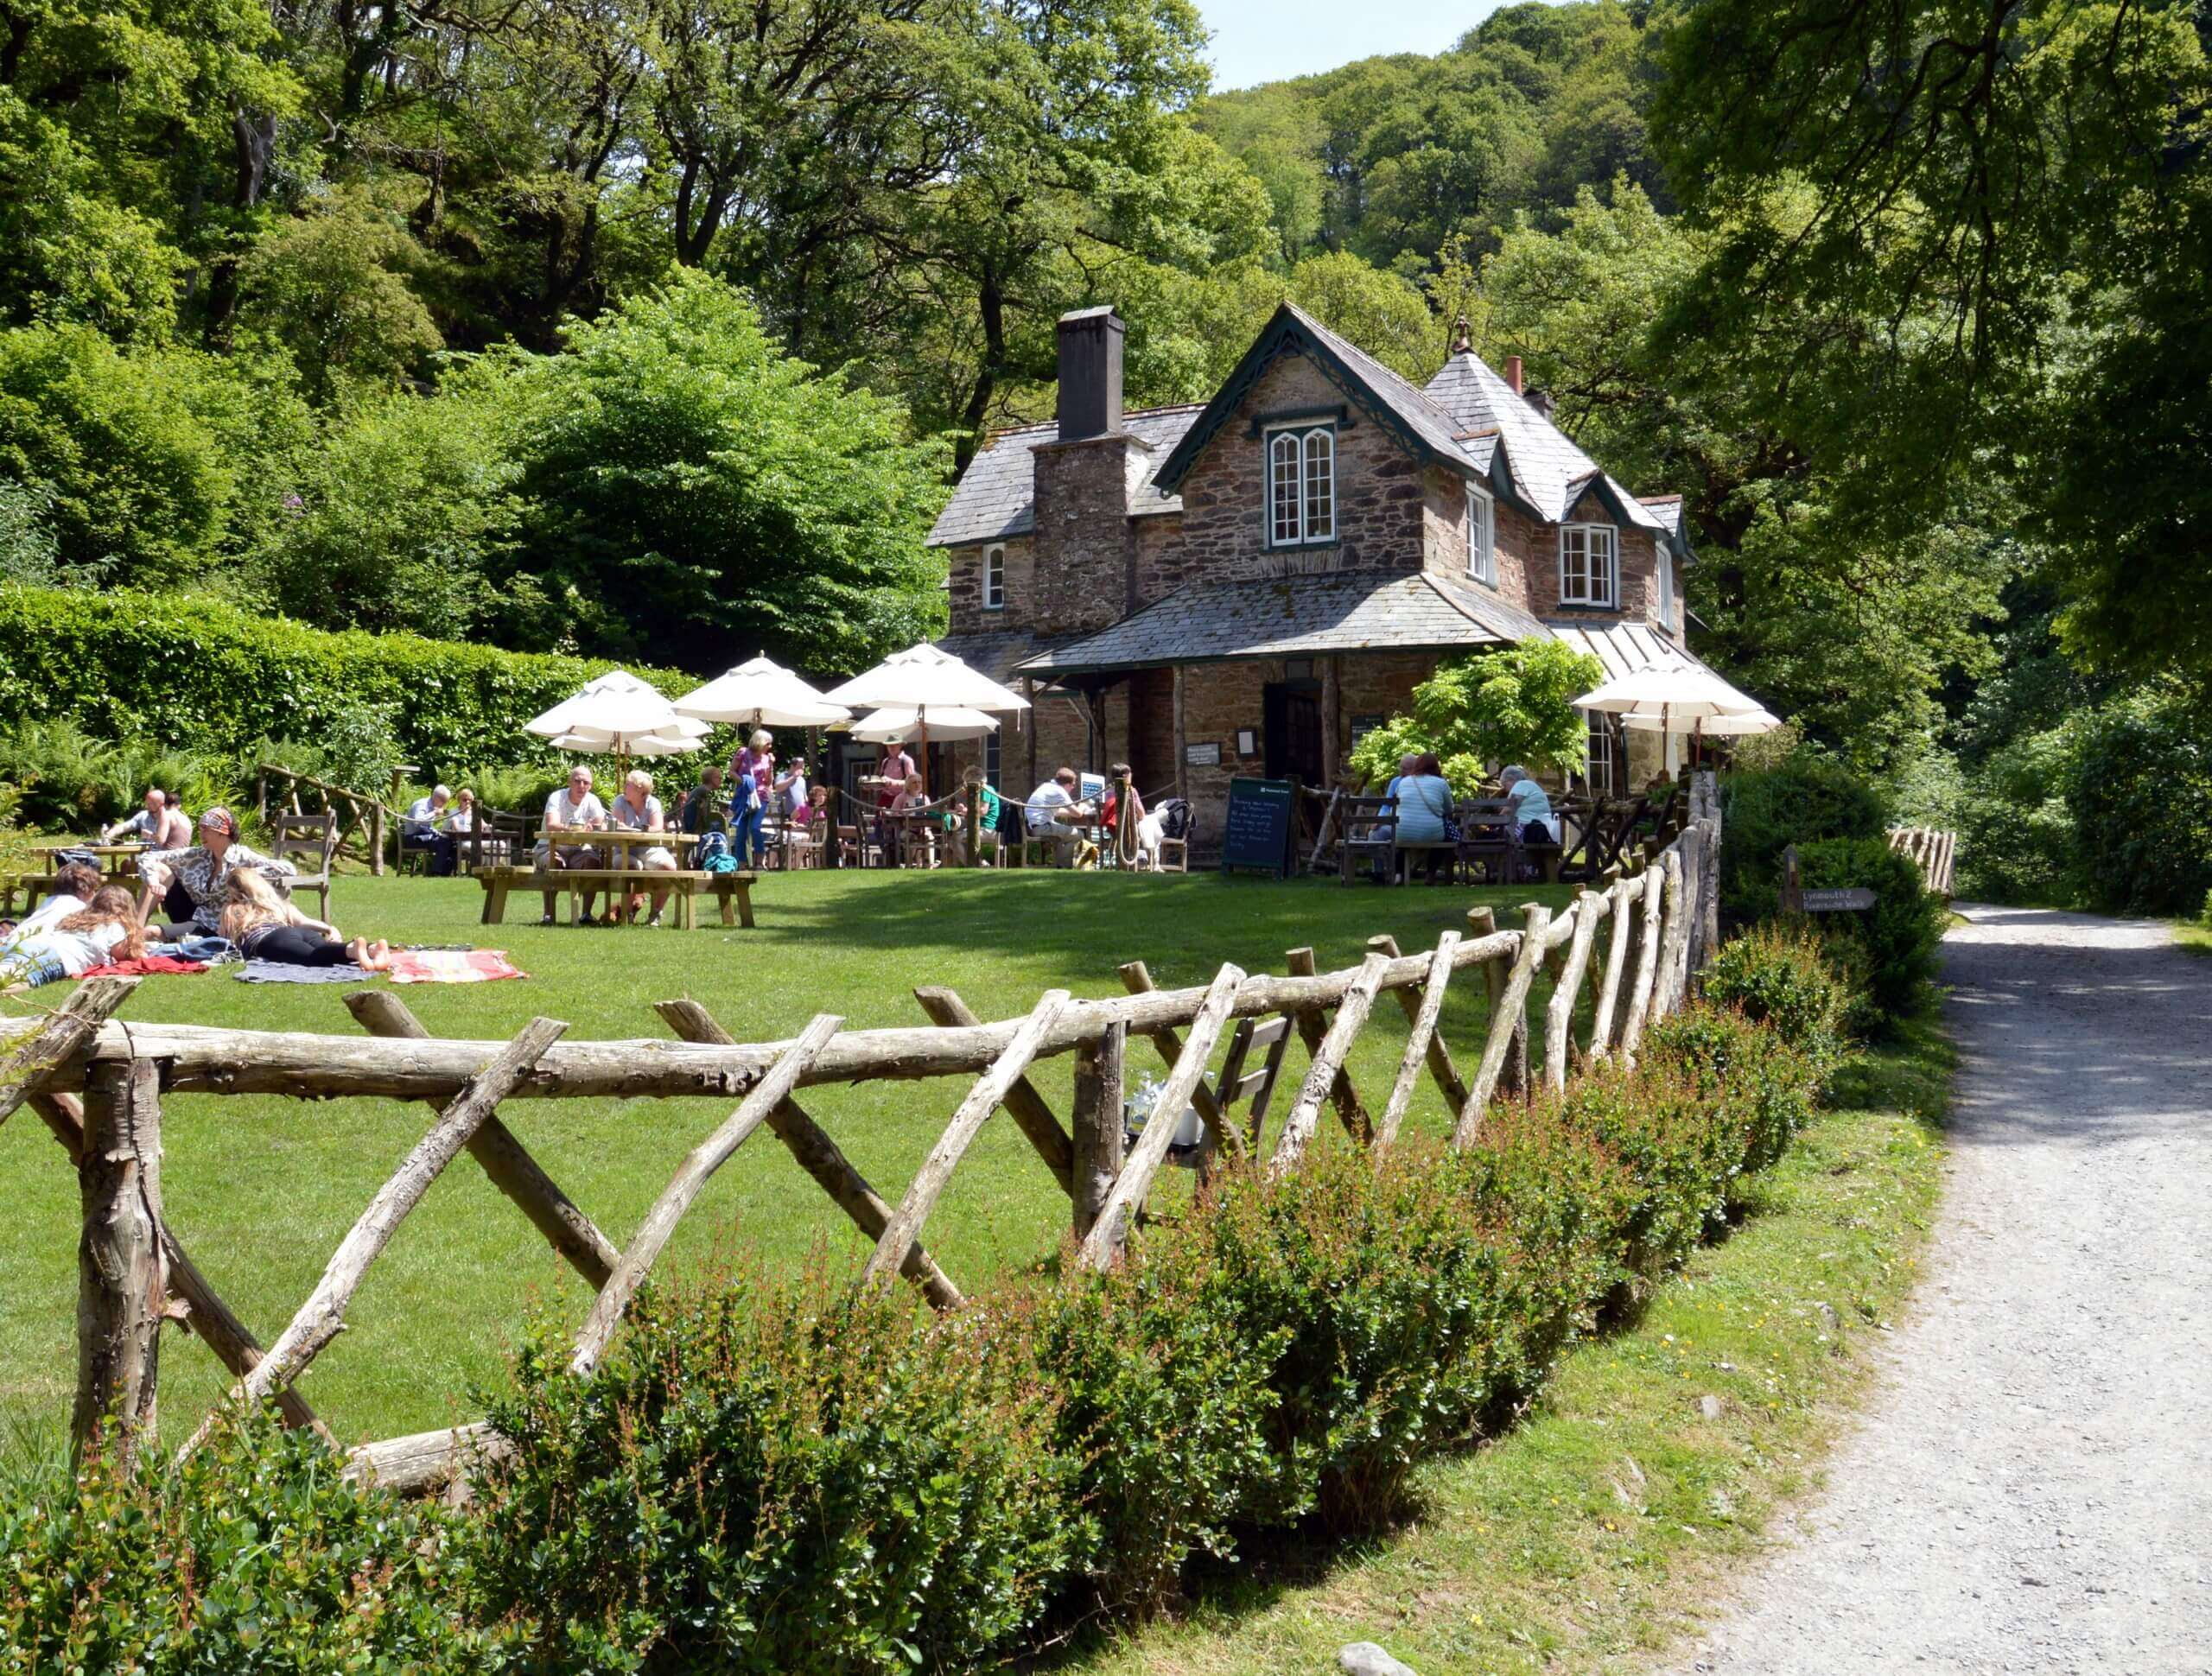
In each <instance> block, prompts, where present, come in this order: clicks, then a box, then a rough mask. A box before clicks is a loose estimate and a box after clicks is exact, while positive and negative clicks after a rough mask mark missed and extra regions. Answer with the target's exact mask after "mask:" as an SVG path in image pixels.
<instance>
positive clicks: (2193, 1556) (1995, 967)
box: [1678, 905, 2212, 1676]
mask: <svg viewBox="0 0 2212 1676" xmlns="http://www.w3.org/2000/svg"><path fill="white" fill-rule="evenodd" d="M1960 911H1961V912H1962V913H1963V914H1965V916H1966V917H1967V918H1968V919H1969V920H1971V921H1972V922H1973V923H1972V924H1971V926H1970V927H1968V928H1967V929H1965V930H1957V931H1955V932H1953V934H1952V935H1951V936H1950V938H1949V939H1948V942H1947V943H1946V955H1945V977H1946V980H1947V981H1948V982H1949V984H1950V985H1951V986H1952V995H1951V1001H1950V1006H1949V1017H1950V1019H1951V1022H1952V1026H1953V1029H1954V1030H1955V1032H1956V1035H1957V1038H1958V1043H1959V1046H1960V1049H1961V1054H1962V1056H1963V1057H1962V1063H1961V1068H1960V1076H1959V1082H1958V1089H1957V1097H1956V1100H1955V1104H1954V1107H1953V1130H1952V1133H1951V1135H1950V1138H1949V1139H1950V1144H1951V1146H1952V1149H1953V1152H1954V1159H1953V1165H1952V1169H1951V1177H1950V1182H1949V1185H1948V1190H1947V1193H1946V1196H1945V1199H1944V1203H1943V1207H1942V1212H1941V1214H1940V1219H1939V1221H1938V1222H1937V1226H1936V1234H1935V1238H1934V1241H1933V1243H1932V1245H1931V1247H1930V1251H1929V1262H1928V1268H1927V1273H1926V1274H1925V1276H1924V1277H1923V1281H1922V1286H1921V1290H1920V1292H1919V1295H1918V1297H1917V1298H1916V1302H1915V1304H1914V1305H1913V1308H1912V1311H1911V1314H1910V1317H1908V1318H1907V1319H1906V1320H1905V1321H1904V1322H1903V1323H1901V1324H1899V1327H1898V1330H1897V1332H1896V1333H1895V1334H1893V1335H1891V1336H1889V1337H1887V1338H1886V1339H1885V1341H1884V1347H1883V1350H1882V1356H1883V1362H1884V1366H1883V1368H1882V1371H1881V1382H1880V1385H1879V1386H1878V1389H1877V1390H1876V1392H1875V1393H1874V1394H1873V1395H1872V1399H1871V1400H1870V1401H1869V1404H1868V1406H1867V1418H1866V1421H1865V1422H1864V1423H1863V1424H1862V1425H1860V1426H1859V1428H1858V1429H1857V1430H1856V1431H1855V1432H1853V1434H1852V1435H1851V1436H1849V1437H1848V1438H1846V1439H1845V1440H1844V1441H1843V1442H1842V1443H1841V1444H1840V1445H1839V1447H1838V1449H1837V1451H1836V1453H1835V1455H1834V1457H1832V1459H1831V1461H1830V1463H1829V1464H1828V1468H1827V1486H1828V1488H1827V1490H1826V1491H1825V1492H1824V1493H1823V1494H1822V1495H1819V1496H1816V1497H1815V1498H1813V1499H1812V1500H1811V1501H1809V1502H1808V1504H1807V1505H1806V1506H1805V1507H1803V1508H1800V1509H1798V1510H1797V1511H1796V1512H1795V1513H1794V1514H1791V1515H1789V1517H1787V1518H1785V1519H1783V1520H1782V1521H1781V1522H1780V1525H1779V1527H1778V1528H1777V1530H1776V1531H1775V1532H1774V1533H1773V1534H1774V1535H1775V1537H1776V1538H1777V1540H1778V1542H1779V1544H1780V1546H1779V1547H1778V1549H1777V1552H1776V1553H1775V1554H1774V1555H1773V1556H1772V1558H1771V1559H1770V1560H1769V1561H1768V1562H1767V1564H1766V1565H1765V1567H1764V1570H1763V1571H1762V1572H1761V1573H1760V1574H1759V1576H1758V1578H1756V1579H1755V1580H1754V1581H1753V1582H1752V1583H1751V1584H1750V1585H1749V1586H1748V1587H1747V1588H1746V1589H1745V1591H1744V1595H1743V1597H1742V1599H1741V1600H1740V1601H1738V1603H1737V1604H1736V1605H1735V1606H1734V1607H1733V1608H1732V1609H1731V1610H1730V1611H1729V1614H1728V1616H1727V1617H1726V1619H1725V1620H1724V1621H1723V1622H1721V1623H1720V1624H1719V1626H1718V1627H1717V1628H1715V1629H1714V1630H1713V1633H1712V1634H1711V1635H1709V1636H1708V1637H1707V1640H1706V1641H1705V1642H1704V1644H1703V1645H1701V1646H1700V1647H1699V1648H1698V1649H1697V1651H1696V1652H1695V1653H1694V1654H1692V1655H1691V1656H1690V1657H1689V1658H1687V1659H1684V1660H1682V1661H1681V1665H1680V1666H1679V1667H1678V1668H1679V1670H1680V1671H1681V1672H1684V1673H1687V1672H1691V1671H1697V1672H1719V1673H1728V1676H1748V1673H1754V1672H1757V1673H1774V1676H1820V1673H1830V1672H1834V1673H1839V1676H1840V1673H1851V1676H1859V1673H1866V1672H1879V1671H1892V1670H1896V1671H1913V1672H1919V1671H1929V1672H1941V1671H1961V1672H1977V1673H1979V1672H1985V1671H1987V1672H1997V1671H2005V1672H2012V1671H2024V1672H2037V1673H2042V1672H2075V1671H2078V1672H2083V1673H2091V1672H2094V1673H2106V1672H2110V1673H2114V1676H2137V1673H2146V1676H2147V1673H2167V1672H2188V1673H2193V1676H2202V1673H2205V1672H2208V1671H2212V1416H2208V1412H2207V1398H2208V1395H2212V960H2208V959H2205V958H2203V957H2202V956H2197V955H2189V954H2185V953H2183V952H2182V951H2181V950H2179V949H2175V948H2174V947H2172V946H2171V943H2169V942H2168V940H2167V935H2166V931H2165V929H2164V927H2163V926H2160V925H2157V924H2141V923H2129V922H2122V921H2118V920H2109V919H2098V918H2094V917H2090V916H2088V915H2086V914H2062V913H2049V912H2041V911H2030V910H2024V909H2007V908H1979V907H1972V906H1965V905H1961V910H1960Z"/></svg>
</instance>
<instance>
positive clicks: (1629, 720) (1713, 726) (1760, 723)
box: [1621, 710, 1782, 739]
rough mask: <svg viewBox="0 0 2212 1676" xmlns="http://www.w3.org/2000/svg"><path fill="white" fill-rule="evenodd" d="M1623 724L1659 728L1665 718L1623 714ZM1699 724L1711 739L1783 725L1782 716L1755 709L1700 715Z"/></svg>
mask: <svg viewBox="0 0 2212 1676" xmlns="http://www.w3.org/2000/svg"><path fill="white" fill-rule="evenodd" d="M1621 725H1622V726H1623V727H1648V728H1653V729H1657V728H1660V727H1664V726H1665V720H1664V718H1662V717H1660V716H1636V715H1630V716H1623V717H1622V718H1621ZM1697 725H1698V731H1699V732H1700V733H1703V734H1705V735H1706V736H1707V738H1709V739H1719V738H1722V737H1727V738H1736V739H1740V738H1743V737H1745V736H1746V735H1748V734H1751V733H1772V732H1773V731H1774V730H1775V729H1776V728H1777V727H1781V726H1782V718H1781V717H1780V716H1778V715H1776V714H1773V713H1772V712H1771V711H1769V710H1754V711H1752V712H1751V714H1749V715H1747V716H1700V718H1699V719H1698V724H1697Z"/></svg>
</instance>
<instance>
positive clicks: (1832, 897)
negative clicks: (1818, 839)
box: [1782, 844, 1880, 914]
mask: <svg viewBox="0 0 2212 1676" xmlns="http://www.w3.org/2000/svg"><path fill="white" fill-rule="evenodd" d="M1879 899H1880V898H1878V897H1877V896H1876V895H1875V893H1874V892H1872V891H1871V890H1869V889H1867V888H1866V886H1864V885H1851V886H1840V887H1838V888H1836V889H1834V890H1821V891H1808V890H1807V889H1806V888H1805V881H1804V880H1803V879H1802V878H1801V877H1800V876H1799V874H1798V871H1797V846H1796V845H1795V844H1792V845H1790V846H1789V848H1788V849H1785V850H1784V851H1783V852H1782V911H1783V912H1784V913H1785V914H1855V913H1864V912H1865V911H1866V910H1867V909H1869V908H1871V907H1872V906H1873V905H1874V904H1875V903H1876V902H1877V901H1878V900H1879Z"/></svg>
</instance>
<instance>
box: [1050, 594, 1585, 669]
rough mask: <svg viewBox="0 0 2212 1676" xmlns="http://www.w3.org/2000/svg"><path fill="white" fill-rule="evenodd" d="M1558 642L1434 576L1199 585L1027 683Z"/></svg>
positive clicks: (1517, 612)
mask: <svg viewBox="0 0 2212 1676" xmlns="http://www.w3.org/2000/svg"><path fill="white" fill-rule="evenodd" d="M1548 638H1551V631H1550V630H1549V629H1547V628H1546V627H1545V626H1544V625H1542V624H1541V623H1540V622H1538V621H1537V620H1536V619H1535V618H1534V617H1531V616H1529V614H1528V613H1526V612H1524V611H1522V610H1521V609H1520V608H1519V607H1517V606H1510V605H1508V604H1506V603H1505V601H1503V600H1500V599H1499V598H1498V597H1497V595H1496V594H1493V593H1491V590H1490V589H1488V588H1486V587H1481V586H1480V585H1479V584H1473V583H1464V584H1463V583H1459V582H1454V581H1451V580H1449V579H1447V578H1446V577H1441V576H1433V575H1428V574H1427V573H1426V572H1418V573H1414V574H1410V575H1409V574H1408V573H1407V572H1404V571H1398V570H1390V571H1383V570H1353V571H1337V572H1332V573H1329V574H1326V575H1315V576H1290V577H1284V578H1281V579H1279V580H1275V581H1196V582H1191V583H1188V584H1186V585H1185V586H1184V587H1180V588H1178V589H1177V590H1176V591H1175V592H1174V593H1173V594H1169V595H1168V596H1167V597H1166V599H1164V600H1157V601H1155V602H1154V603H1153V604H1151V605H1148V606H1145V607H1144V608H1143V609H1141V610H1140V611H1135V612H1132V613H1130V614H1129V615H1128V616H1127V617H1124V618H1123V619H1122V620H1121V621H1120V622H1118V623H1116V624H1115V625H1113V626H1112V627H1110V628H1106V629H1102V630H1100V631H1099V632H1097V633H1096V634H1091V635H1086V636H1084V637H1083V638H1081V639H1077V640H1072V641H1069V642H1066V643H1064V644H1060V645H1057V646H1054V647H1052V648H1051V649H1050V650H1049V651H1045V652H1043V653H1041V654H1039V656H1037V657H1033V658H1031V659H1029V660H1028V662H1027V663H1024V664H1023V665H1022V666H1021V671H1020V672H1021V673H1022V674H1025V675H1079V674H1083V673H1086V672H1088V671H1092V670H1134V669H1145V668H1151V667H1155V666H1159V665H1164V664H1171V663H1218V662H1224V661H1227V660H1230V659H1233V658H1246V657H1311V656H1313V655H1315V654H1318V653H1328V652H1358V651H1397V650H1407V651H1458V650H1465V649H1467V648H1471V647H1475V646H1491V645H1500V644H1510V643H1511V642H1515V641H1520V640H1544V639H1548Z"/></svg>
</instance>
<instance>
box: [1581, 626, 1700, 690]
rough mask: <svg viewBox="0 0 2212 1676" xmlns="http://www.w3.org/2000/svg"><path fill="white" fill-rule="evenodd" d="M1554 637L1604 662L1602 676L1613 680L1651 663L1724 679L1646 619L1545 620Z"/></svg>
mask: <svg viewBox="0 0 2212 1676" xmlns="http://www.w3.org/2000/svg"><path fill="white" fill-rule="evenodd" d="M1545 627H1546V628H1548V630H1549V631H1550V632H1551V634H1552V636H1553V638H1555V639H1560V640H1564V641H1566V642H1567V644H1568V645H1570V646H1573V648H1574V649H1575V650H1576V651H1586V652H1588V653H1589V654H1590V655H1591V656H1592V657H1595V658H1596V659H1597V660H1598V661H1599V663H1603V664H1604V665H1605V679H1606V680H1608V681H1611V680H1613V679H1614V678H1615V677H1617V676H1624V675H1632V674H1634V673H1635V672H1636V671H1637V670H1644V669H1649V668H1650V667H1652V665H1654V664H1659V665H1662V666H1670V667H1675V668H1686V669H1693V670H1703V671H1704V672H1705V673H1706V674H1707V675H1709V676H1713V677H1714V678H1715V679H1716V680H1720V679H1725V678H1726V677H1725V676H1721V675H1720V674H1719V671H1718V670H1715V669H1713V666H1712V665H1711V664H1709V663H1707V662H1706V661H1705V660H1704V659H1703V658H1701V657H1699V656H1698V655H1697V654H1696V653H1695V652H1694V651H1691V650H1690V649H1689V648H1688V646H1686V645H1684V644H1682V643H1681V641H1679V640H1677V639H1675V637H1674V636H1673V635H1671V634H1667V633H1664V632H1661V631H1660V630H1659V629H1656V628H1655V627H1653V626H1652V625H1650V624H1649V623H1612V624H1608V625H1604V626H1598V625H1592V624H1589V623H1558V622H1554V623H1548V624H1546V625H1545Z"/></svg>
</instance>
